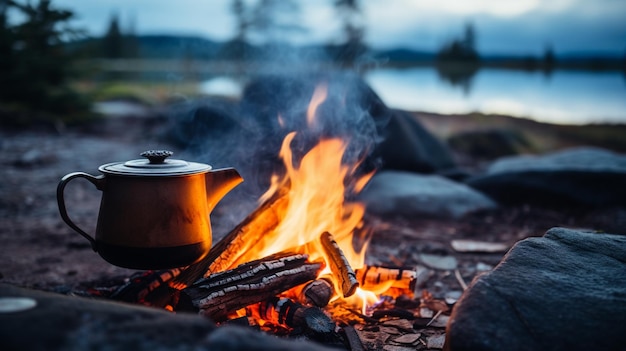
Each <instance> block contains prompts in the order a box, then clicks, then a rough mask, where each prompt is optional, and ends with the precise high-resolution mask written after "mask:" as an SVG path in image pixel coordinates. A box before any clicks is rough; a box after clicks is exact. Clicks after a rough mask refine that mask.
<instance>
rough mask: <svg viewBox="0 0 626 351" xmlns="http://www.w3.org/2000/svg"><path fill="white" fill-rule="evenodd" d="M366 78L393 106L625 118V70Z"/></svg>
mask: <svg viewBox="0 0 626 351" xmlns="http://www.w3.org/2000/svg"><path fill="white" fill-rule="evenodd" d="M365 80H366V81H367V82H368V83H369V84H370V85H371V86H372V88H373V89H374V90H375V91H376V92H377V93H378V94H379V95H380V97H381V98H382V99H383V101H385V103H386V104H387V105H388V106H391V107H396V108H401V109H406V110H414V111H426V112H436V113H444V114H450V113H469V112H475V111H478V112H483V113H494V114H505V115H511V116H517V117H526V118H532V119H535V120H538V121H544V122H552V123H563V124H584V123H591V122H619V123H626V76H625V75H624V74H622V73H620V72H600V73H594V72H578V71H555V72H552V74H550V75H545V74H544V73H542V72H531V73H529V72H524V71H516V70H502V69H482V70H480V71H478V72H477V73H476V74H475V75H474V76H473V77H472V78H471V79H470V83H469V84H468V86H465V87H464V86H459V85H452V84H451V83H450V82H449V81H446V80H444V79H442V78H441V77H440V76H439V74H438V73H437V71H436V70H435V69H433V68H427V67H426V68H410V69H391V68H380V69H375V70H372V71H369V72H368V73H366V74H365ZM200 90H201V91H202V92H204V93H207V94H216V93H217V94H226V95H238V94H240V93H241V83H239V82H237V81H236V80H234V79H232V78H229V77H225V76H221V77H216V78H213V79H211V80H207V81H205V82H203V83H202V84H201V85H200Z"/></svg>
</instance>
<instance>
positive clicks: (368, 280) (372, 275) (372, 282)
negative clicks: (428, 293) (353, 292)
mask: <svg viewBox="0 0 626 351" xmlns="http://www.w3.org/2000/svg"><path fill="white" fill-rule="evenodd" d="M356 278H357V280H358V282H359V284H360V286H361V288H363V289H365V290H373V288H374V287H376V286H377V285H380V284H383V283H385V282H388V283H390V284H391V285H390V286H389V287H390V288H392V287H393V288H398V289H405V290H408V291H409V292H413V291H414V290H415V283H416V281H417V271H415V270H412V269H406V268H387V267H378V266H365V267H363V268H360V269H357V270H356Z"/></svg>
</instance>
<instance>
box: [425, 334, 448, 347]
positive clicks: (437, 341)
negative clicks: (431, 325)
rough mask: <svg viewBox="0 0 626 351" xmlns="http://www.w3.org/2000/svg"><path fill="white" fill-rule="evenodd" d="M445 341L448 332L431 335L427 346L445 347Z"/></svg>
mask: <svg viewBox="0 0 626 351" xmlns="http://www.w3.org/2000/svg"><path fill="white" fill-rule="evenodd" d="M445 341H446V334H441V335H433V336H429V337H428V338H427V339H426V348H428V349H443V344H444V342H445Z"/></svg>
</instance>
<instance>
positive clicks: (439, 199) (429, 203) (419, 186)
mask: <svg viewBox="0 0 626 351" xmlns="http://www.w3.org/2000/svg"><path fill="white" fill-rule="evenodd" d="M359 200H360V201H363V202H365V204H366V206H367V211H368V212H370V213H375V214H379V215H399V216H408V217H412V216H430V217H448V218H460V217H462V216H464V215H465V214H467V213H470V212H475V211H479V210H486V209H494V208H495V207H496V204H495V203H494V202H493V201H492V200H491V199H489V198H488V197H486V196H485V195H483V194H481V193H479V192H477V191H475V190H473V189H471V188H470V187H468V186H466V185H464V184H461V183H457V182H454V181H451V180H449V179H447V178H444V177H441V176H438V175H420V174H415V173H408V172H399V171H383V172H380V173H378V174H376V175H375V176H374V177H373V178H372V179H371V180H370V182H369V183H368V185H367V186H366V187H365V189H363V192H362V193H361V194H360V196H359Z"/></svg>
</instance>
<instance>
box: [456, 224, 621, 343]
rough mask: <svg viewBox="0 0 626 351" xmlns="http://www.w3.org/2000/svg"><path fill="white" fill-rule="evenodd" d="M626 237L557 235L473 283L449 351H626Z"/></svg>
mask: <svg viewBox="0 0 626 351" xmlns="http://www.w3.org/2000/svg"><path fill="white" fill-rule="evenodd" d="M625 282H626V236H622V235H613V234H599V233H593V232H584V231H576V230H570V229H564V228H553V229H551V230H549V231H548V232H547V233H546V234H545V235H544V236H543V237H541V238H529V239H525V240H523V241H521V242H519V243H517V244H516V245H515V246H514V247H513V248H512V249H511V250H510V251H509V253H508V254H507V255H506V256H505V257H504V258H503V260H502V261H501V262H500V264H498V266H497V267H496V268H495V269H494V270H493V271H491V272H489V273H486V274H483V275H481V276H478V277H477V278H475V279H474V281H473V282H472V284H471V285H470V288H469V289H468V290H467V291H466V292H465V293H464V295H463V296H462V297H461V299H460V300H459V301H458V302H457V304H456V306H455V307H454V310H453V312H452V316H451V318H450V320H449V323H448V326H447V333H446V337H447V340H446V349H447V350H450V351H460V350H510V351H515V350H626V283H625Z"/></svg>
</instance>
